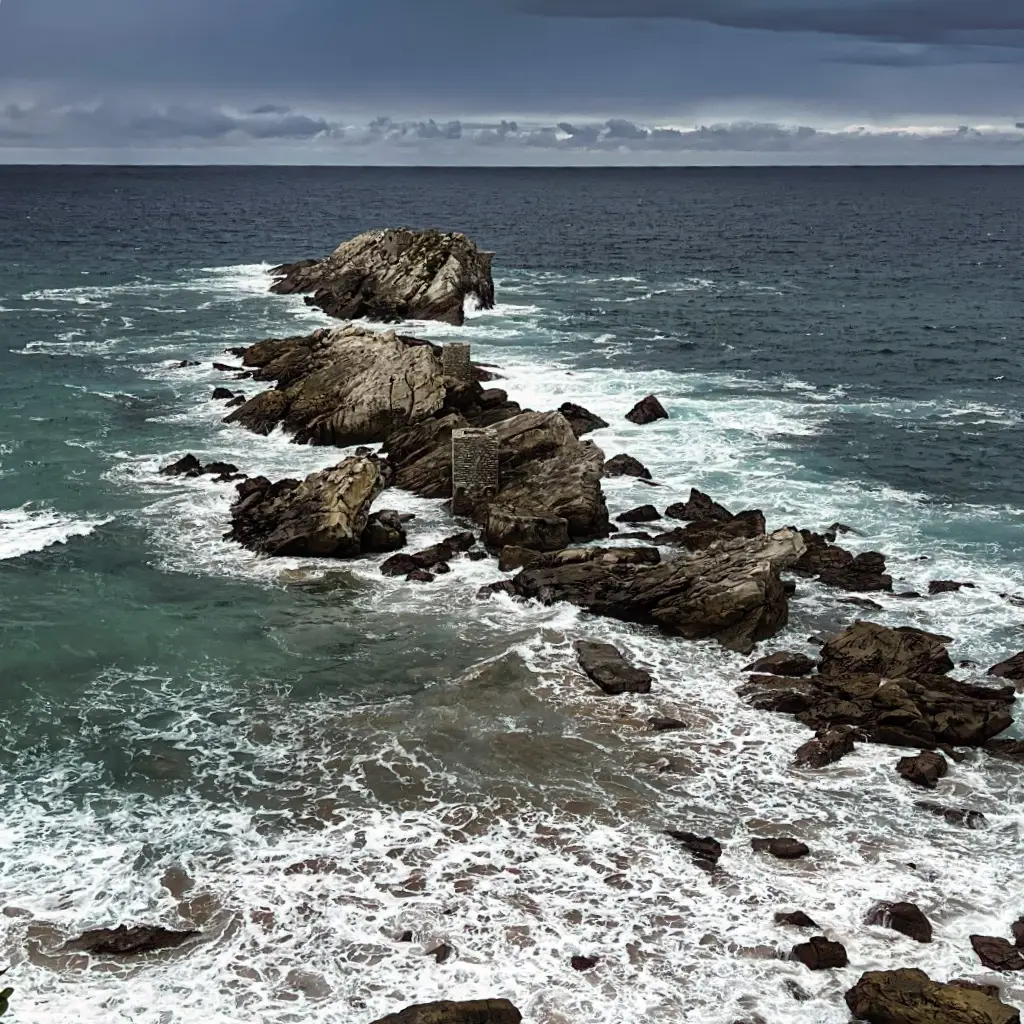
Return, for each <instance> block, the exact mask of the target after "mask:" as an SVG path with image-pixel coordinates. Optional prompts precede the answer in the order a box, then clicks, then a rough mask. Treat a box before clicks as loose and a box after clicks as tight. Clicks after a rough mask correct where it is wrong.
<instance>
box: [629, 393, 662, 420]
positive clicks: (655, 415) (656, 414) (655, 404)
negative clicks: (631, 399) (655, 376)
mask: <svg viewBox="0 0 1024 1024" xmlns="http://www.w3.org/2000/svg"><path fill="white" fill-rule="evenodd" d="M626 419H627V420H629V422H630V423H636V424H638V425H640V426H643V425H644V424H646V423H653V422H654V421H655V420H667V419H668V413H667V412H665V407H664V406H663V405H662V404H661V402H659V401H658V399H657V397H656V396H654V395H648V396H647V397H646V398H642V399H641V400H640V401H639V402H637V403H636V405H634V406H633V408H632V409H630V410H629V412H627V413H626Z"/></svg>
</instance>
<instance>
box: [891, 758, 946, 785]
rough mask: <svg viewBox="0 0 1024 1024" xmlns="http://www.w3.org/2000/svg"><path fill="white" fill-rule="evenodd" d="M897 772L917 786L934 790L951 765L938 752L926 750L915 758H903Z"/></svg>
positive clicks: (897, 766)
mask: <svg viewBox="0 0 1024 1024" xmlns="http://www.w3.org/2000/svg"><path fill="white" fill-rule="evenodd" d="M896 771H897V773H898V774H899V775H901V776H902V777H903V778H904V779H906V780H907V782H912V783H913V784H914V785H915V786H921V787H923V788H924V789H934V788H935V787H936V786H937V785H938V784H939V779H941V778H944V777H945V775H946V773H947V772H948V771H949V764H948V763H947V761H946V759H945V758H944V757H943V756H942V755H941V754H940V753H938V752H937V751H934V750H925V751H922V752H921V753H920V754H916V755H915V756H914V757H901V758H900V760H899V763H898V764H897V765H896Z"/></svg>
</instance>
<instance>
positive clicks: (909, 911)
mask: <svg viewBox="0 0 1024 1024" xmlns="http://www.w3.org/2000/svg"><path fill="white" fill-rule="evenodd" d="M866 923H867V924H873V925H878V926H879V927H881V928H891V929H892V930H893V931H895V932H900V933H901V934H903V935H906V936H908V937H909V938H911V939H916V940H917V941H918V942H931V941H932V925H931V922H930V921H929V920H928V918H927V917H925V916H924V913H923V912H922V910H921V908H920V907H918V906H916V905H915V904H913V903H876V904H875V905H874V906H873V907H872V908H871V910H869V911H868V916H867V921H866Z"/></svg>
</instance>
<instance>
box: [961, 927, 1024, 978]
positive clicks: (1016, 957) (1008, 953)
mask: <svg viewBox="0 0 1024 1024" xmlns="http://www.w3.org/2000/svg"><path fill="white" fill-rule="evenodd" d="M971 945H972V946H973V947H974V952H975V953H977V954H978V959H979V960H980V961H981V962H982V963H983V964H984V965H985V966H986V967H987V968H988V969H989V970H990V971H1024V952H1022V951H1021V950H1020V949H1018V948H1017V947H1016V946H1014V945H1013V944H1012V943H1010V942H1008V941H1007V940H1006V939H1002V938H997V937H995V936H992V935H972V936H971Z"/></svg>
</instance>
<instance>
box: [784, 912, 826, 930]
mask: <svg viewBox="0 0 1024 1024" xmlns="http://www.w3.org/2000/svg"><path fill="white" fill-rule="evenodd" d="M775 923H776V924H783V925H789V926H791V927H793V928H817V927H818V926H817V925H816V924H815V923H814V922H813V921H812V920H811V919H810V918H809V917H808V916H807V915H806V914H805V913H804V912H803V911H802V910H794V911H792V912H791V913H783V912H781V911H779V912H777V913H776V914H775Z"/></svg>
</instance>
